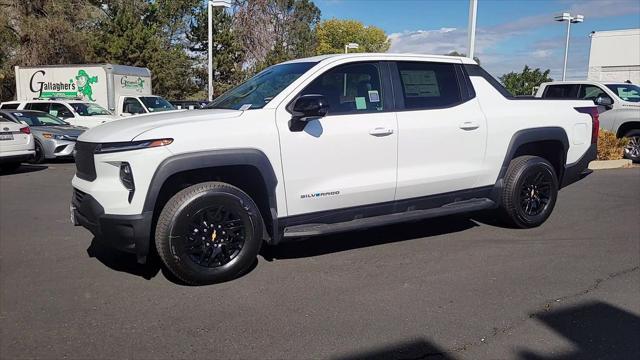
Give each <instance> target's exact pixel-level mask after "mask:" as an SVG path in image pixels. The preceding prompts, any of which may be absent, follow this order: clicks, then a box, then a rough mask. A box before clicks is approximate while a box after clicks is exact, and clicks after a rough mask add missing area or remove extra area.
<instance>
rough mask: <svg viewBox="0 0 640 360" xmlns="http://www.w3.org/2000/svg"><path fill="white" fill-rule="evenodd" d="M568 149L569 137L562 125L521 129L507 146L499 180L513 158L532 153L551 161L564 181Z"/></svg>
mask: <svg viewBox="0 0 640 360" xmlns="http://www.w3.org/2000/svg"><path fill="white" fill-rule="evenodd" d="M568 150H569V138H568V136H567V133H566V132H565V131H564V129H563V128H561V127H541V128H532V129H524V130H520V131H518V132H516V133H515V134H514V135H513V137H512V138H511V141H510V143H509V146H508V147H507V152H506V155H505V158H504V161H503V162H502V167H501V168H500V173H499V175H498V179H497V182H502V180H503V179H504V177H505V176H506V173H507V169H508V168H509V164H510V162H511V160H513V159H515V158H517V157H519V156H523V155H532V156H539V157H542V158H544V159H546V160H547V161H549V162H550V163H551V165H553V167H554V169H555V170H556V174H557V175H558V181H559V182H560V183H562V176H563V174H564V168H565V165H566V159H567V151H568Z"/></svg>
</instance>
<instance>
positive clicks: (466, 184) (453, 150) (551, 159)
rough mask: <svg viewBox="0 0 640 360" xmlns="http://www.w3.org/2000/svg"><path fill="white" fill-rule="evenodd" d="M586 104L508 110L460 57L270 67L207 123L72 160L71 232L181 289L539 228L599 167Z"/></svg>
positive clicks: (81, 146)
mask: <svg viewBox="0 0 640 360" xmlns="http://www.w3.org/2000/svg"><path fill="white" fill-rule="evenodd" d="M598 128H599V126H598V112H597V111H596V107H595V106H594V104H593V102H591V101H581V100H535V99H533V100H531V99H523V100H518V99H515V98H513V97H511V95H510V94H508V92H506V90H504V88H503V87H502V86H501V85H500V84H499V83H498V82H497V81H495V80H494V79H493V78H492V77H491V76H490V75H489V74H487V73H486V72H485V71H484V70H483V69H482V68H480V67H479V66H478V65H477V64H476V63H475V62H473V61H472V60H470V59H465V58H459V57H445V56H426V55H393V54H349V55H331V56H322V57H313V58H306V59H300V60H295V61H290V62H286V63H282V64H279V65H275V66H272V67H270V68H268V69H266V70H264V71H262V72H261V73H259V74H257V75H256V76H254V77H253V78H251V79H249V80H247V81H246V82H245V83H243V84H241V85H239V86H238V87H236V88H234V89H232V90H230V91H229V92H227V93H225V94H223V95H222V96H220V97H219V98H217V99H216V100H215V101H214V102H213V103H212V104H211V105H210V108H209V109H204V110H194V111H189V112H182V113H164V114H157V115H149V116H144V117H139V118H137V119H131V120H129V119H125V120H121V121H116V122H112V123H107V124H104V125H102V126H99V127H97V128H94V129H91V130H89V131H87V132H85V133H84V134H83V135H82V136H81V137H80V138H79V142H78V144H77V146H76V149H77V154H76V166H77V171H76V175H75V177H74V178H73V181H72V184H73V187H74V194H73V198H72V204H71V214H72V221H73V222H74V224H76V225H82V226H84V227H86V228H87V229H89V230H90V231H91V232H92V233H93V234H94V235H95V236H96V238H98V239H102V240H103V241H105V242H107V243H109V244H110V245H112V246H114V247H116V248H118V249H122V250H125V251H129V252H133V253H136V254H137V256H138V260H139V261H141V262H143V261H145V260H146V257H147V255H148V254H149V251H150V250H149V249H151V248H153V247H152V246H151V242H154V241H155V246H156V249H157V252H158V254H159V256H160V257H161V259H162V260H163V261H164V263H165V264H166V266H167V267H168V268H169V269H170V270H171V271H172V272H173V273H174V274H175V275H176V276H177V277H179V278H180V279H182V280H183V281H185V282H187V283H190V284H207V283H214V282H219V281H224V280H228V279H231V278H234V277H237V276H239V275H240V274H242V273H243V271H245V270H246V269H247V268H248V267H249V266H250V265H251V264H252V263H253V262H254V261H255V258H256V256H257V254H258V251H259V249H260V246H261V245H262V243H263V241H266V242H267V243H268V244H271V245H275V244H278V243H280V242H282V241H285V240H290V239H294V238H300V237H309V236H316V235H323V234H329V233H333V232H339V231H348V230H354V229H360V228H366V227H373V226H379V225H385V224H391V223H398V222H404V221H411V220H418V219H423V218H428V217H434V216H441V215H448V214H454V213H461V212H469V211H475V210H483V209H499V210H500V211H501V212H502V213H503V214H504V218H505V220H506V221H507V222H508V223H509V224H511V225H512V226H516V227H521V228H528V227H534V226H538V225H540V224H542V223H543V222H544V221H545V220H546V219H547V218H548V217H549V215H550V214H551V212H552V210H553V208H554V205H555V202H556V199H557V192H558V190H559V189H560V188H562V187H564V186H567V185H569V184H570V183H572V182H574V181H576V180H578V179H580V177H581V175H582V174H583V173H584V172H585V170H586V169H587V165H588V163H589V162H590V161H591V160H593V159H595V157H596V140H597V133H598Z"/></svg>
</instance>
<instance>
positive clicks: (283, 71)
mask: <svg viewBox="0 0 640 360" xmlns="http://www.w3.org/2000/svg"><path fill="white" fill-rule="evenodd" d="M315 64H316V63H315V62H301V63H291V64H281V65H275V66H271V67H269V68H266V69H265V70H263V71H261V72H259V73H258V74H256V75H255V76H253V77H252V78H251V79H249V80H247V81H245V82H244V83H242V84H240V85H238V86H237V87H235V88H233V89H231V90H229V91H227V92H226V93H224V94H222V95H220V96H219V97H217V98H216V99H215V100H213V102H212V103H211V104H209V105H207V106H206V107H205V108H207V109H234V110H248V109H260V108H262V107H264V106H265V105H266V104H267V103H268V102H269V101H271V99H273V98H274V97H275V96H276V95H278V94H279V93H280V92H281V91H282V90H284V88H286V87H287V86H289V84H291V83H292V82H294V81H295V80H296V79H297V78H299V77H300V76H301V75H302V74H304V73H305V72H307V70H309V69H311V68H312V67H313V66H314V65H315Z"/></svg>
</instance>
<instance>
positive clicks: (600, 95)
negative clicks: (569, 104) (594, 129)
mask: <svg viewBox="0 0 640 360" xmlns="http://www.w3.org/2000/svg"><path fill="white" fill-rule="evenodd" d="M536 97H538V98H542V99H565V100H569V99H571V100H590V101H593V102H594V103H595V104H596V105H598V106H599V109H598V110H599V112H600V128H601V129H605V130H609V131H612V132H614V133H615V134H616V136H617V137H618V138H621V137H626V138H629V142H628V144H627V146H626V147H625V149H624V156H625V157H626V158H627V159H631V160H633V162H640V87H639V86H638V85H634V84H629V83H612V82H595V81H556V82H550V83H542V84H541V85H540V87H539V88H538V91H537V93H536Z"/></svg>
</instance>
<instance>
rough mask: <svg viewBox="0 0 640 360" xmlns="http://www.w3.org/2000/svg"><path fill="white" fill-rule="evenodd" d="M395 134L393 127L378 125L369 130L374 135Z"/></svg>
mask: <svg viewBox="0 0 640 360" xmlns="http://www.w3.org/2000/svg"><path fill="white" fill-rule="evenodd" d="M391 134H393V129H389V128H385V127H377V128H375V129H371V130H369V135H373V136H387V135H391Z"/></svg>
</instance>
